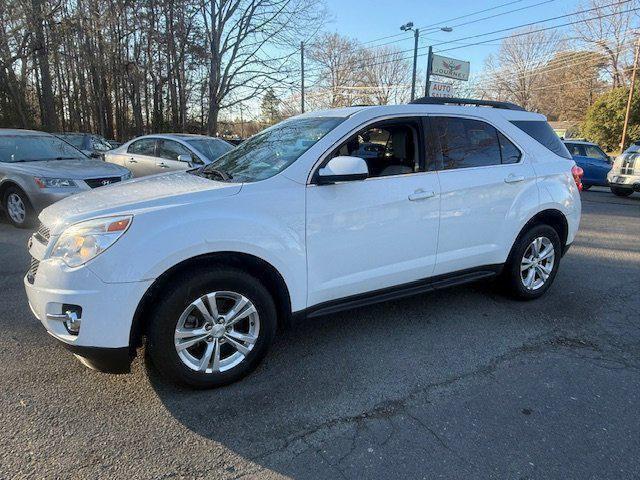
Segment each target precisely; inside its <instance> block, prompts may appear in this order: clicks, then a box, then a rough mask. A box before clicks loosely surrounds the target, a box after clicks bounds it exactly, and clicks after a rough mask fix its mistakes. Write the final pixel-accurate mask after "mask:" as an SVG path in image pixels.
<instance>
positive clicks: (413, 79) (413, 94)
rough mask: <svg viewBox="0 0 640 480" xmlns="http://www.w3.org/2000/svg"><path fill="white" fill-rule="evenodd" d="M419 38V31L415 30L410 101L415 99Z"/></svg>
mask: <svg viewBox="0 0 640 480" xmlns="http://www.w3.org/2000/svg"><path fill="white" fill-rule="evenodd" d="M419 37H420V30H419V29H417V28H416V29H415V30H414V32H413V39H414V42H413V76H412V77H411V100H413V99H414V98H416V71H417V68H418V38H419Z"/></svg>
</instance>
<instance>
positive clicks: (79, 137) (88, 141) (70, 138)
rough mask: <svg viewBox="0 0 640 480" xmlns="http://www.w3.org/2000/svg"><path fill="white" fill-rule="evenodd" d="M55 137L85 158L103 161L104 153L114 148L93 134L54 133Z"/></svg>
mask: <svg viewBox="0 0 640 480" xmlns="http://www.w3.org/2000/svg"><path fill="white" fill-rule="evenodd" d="M55 135H56V136H58V137H60V138H61V139H63V140H64V141H65V142H68V143H70V144H71V145H73V146H74V147H76V148H77V149H78V150H80V151H81V152H82V153H84V154H85V155H86V156H88V157H91V158H102V159H104V153H105V152H108V151H109V150H111V149H113V148H114V147H112V146H111V144H110V143H109V142H108V141H107V140H106V139H105V138H103V137H101V136H100V135H95V134H93V133H71V132H67V133H56V134H55Z"/></svg>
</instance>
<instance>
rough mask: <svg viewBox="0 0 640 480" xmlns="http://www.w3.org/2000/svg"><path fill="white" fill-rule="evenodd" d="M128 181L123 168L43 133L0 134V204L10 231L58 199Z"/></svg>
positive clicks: (32, 218) (31, 220) (129, 173)
mask: <svg viewBox="0 0 640 480" xmlns="http://www.w3.org/2000/svg"><path fill="white" fill-rule="evenodd" d="M128 178H131V172H130V171H129V170H127V169H126V168H124V167H121V166H118V165H113V164H110V163H105V162H103V161H102V160H94V159H91V158H88V157H87V156H86V155H85V154H83V153H82V152H80V151H79V150H77V149H76V148H74V147H73V146H71V145H70V144H68V143H67V142H65V141H63V140H61V139H59V138H58V137H56V136H54V135H51V134H49V133H44V132H36V131H32V130H10V129H0V201H1V203H2V208H3V209H4V210H5V212H6V213H7V217H8V219H9V221H10V222H11V223H12V224H13V225H15V226H16V227H21V228H24V227H28V226H30V225H31V224H32V223H33V220H34V219H35V217H36V215H37V213H38V212H39V211H40V210H42V209H43V208H44V207H46V206H48V205H50V204H52V203H54V202H57V201H58V200H60V199H62V198H64V197H68V196H69V195H72V194H74V193H78V192H81V191H83V190H90V189H92V188H96V187H101V186H105V185H109V184H111V183H115V182H119V181H121V180H126V179H128Z"/></svg>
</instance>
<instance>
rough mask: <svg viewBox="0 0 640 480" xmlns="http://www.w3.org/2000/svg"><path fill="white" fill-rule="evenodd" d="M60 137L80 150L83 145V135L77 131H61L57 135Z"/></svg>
mask: <svg viewBox="0 0 640 480" xmlns="http://www.w3.org/2000/svg"><path fill="white" fill-rule="evenodd" d="M57 136H58V137H60V138H62V139H63V140H64V141H66V142H69V143H70V144H71V145H73V146H74V147H76V148H77V149H79V150H81V149H82V148H83V145H84V135H79V134H77V133H71V134H69V133H62V134H59V135H57Z"/></svg>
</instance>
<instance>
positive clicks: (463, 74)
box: [431, 55, 469, 80]
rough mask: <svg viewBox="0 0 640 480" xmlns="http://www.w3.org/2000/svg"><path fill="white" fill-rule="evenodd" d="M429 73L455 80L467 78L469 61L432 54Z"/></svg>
mask: <svg viewBox="0 0 640 480" xmlns="http://www.w3.org/2000/svg"><path fill="white" fill-rule="evenodd" d="M431 73H432V74H433V75H440V76H441V77H447V78H455V79H456V80H469V62H465V61H463V60H456V59H455V58H448V57H441V56H440V55H433V57H432V61H431Z"/></svg>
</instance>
